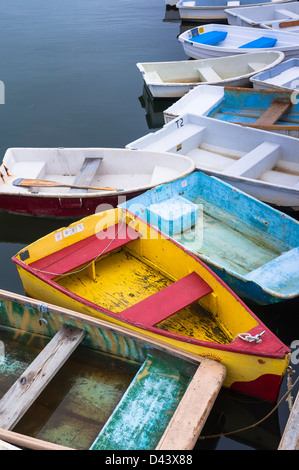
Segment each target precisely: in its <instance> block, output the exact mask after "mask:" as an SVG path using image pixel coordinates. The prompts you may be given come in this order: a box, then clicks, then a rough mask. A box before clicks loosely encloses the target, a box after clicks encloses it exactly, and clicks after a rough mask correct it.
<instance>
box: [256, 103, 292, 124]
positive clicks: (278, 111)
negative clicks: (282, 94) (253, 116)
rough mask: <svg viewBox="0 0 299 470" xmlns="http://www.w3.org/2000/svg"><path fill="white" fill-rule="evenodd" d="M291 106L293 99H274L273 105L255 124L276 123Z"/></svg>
mask: <svg viewBox="0 0 299 470" xmlns="http://www.w3.org/2000/svg"><path fill="white" fill-rule="evenodd" d="M290 106H291V101H275V100H274V101H273V103H272V104H271V106H269V108H268V109H266V111H265V112H264V113H263V114H262V115H261V116H260V117H259V118H258V119H257V121H255V123H254V124H255V125H258V126H267V125H271V124H275V122H277V121H278V120H279V118H280V117H281V116H282V115H283V113H285V112H286V111H287V109H288V108H289V107H290Z"/></svg>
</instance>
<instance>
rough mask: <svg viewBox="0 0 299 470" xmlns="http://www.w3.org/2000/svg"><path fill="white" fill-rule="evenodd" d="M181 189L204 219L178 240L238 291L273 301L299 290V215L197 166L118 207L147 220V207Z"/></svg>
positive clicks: (259, 300) (258, 300) (251, 297)
mask: <svg viewBox="0 0 299 470" xmlns="http://www.w3.org/2000/svg"><path fill="white" fill-rule="evenodd" d="M178 195H180V196H181V197H183V198H185V199H186V201H187V202H188V201H191V202H193V203H196V204H197V205H198V206H199V207H200V208H201V209H202V221H201V219H199V222H198V224H197V225H196V226H193V227H191V230H189V229H188V230H186V231H184V232H183V233H182V234H178V235H176V236H174V238H175V240H176V241H177V242H178V243H180V244H181V245H182V246H184V247H185V248H187V249H188V250H190V251H192V253H194V254H195V255H197V256H198V257H199V258H200V259H201V260H202V261H204V262H205V263H206V264H208V266H210V267H211V268H212V269H213V270H214V272H215V273H216V274H217V275H218V276H220V277H221V278H222V279H223V280H224V281H225V282H226V283H227V284H228V285H229V286H230V287H231V288H232V289H233V290H234V291H235V292H236V293H237V294H238V295H239V296H240V297H242V298H245V299H248V300H250V301H251V302H255V303H258V304H269V303H275V302H280V301H283V300H288V299H290V298H294V297H297V296H298V285H299V272H298V246H299V223H298V221H296V220H294V219H292V218H291V217H289V216H287V215H285V214H283V213H282V212H279V211H277V210H275V209H273V208H271V207H270V206H268V205H266V204H264V203H262V202H260V201H258V200H256V199H254V198H252V197H250V196H248V195H247V194H245V193H243V192H241V191H239V190H238V189H236V188H233V187H232V186H230V185H228V184H226V183H224V182H221V181H220V180H218V179H216V178H214V177H209V176H207V175H205V174H203V173H200V172H196V173H193V174H191V175H189V176H188V177H186V178H183V179H181V180H178V181H174V182H173V183H169V184H165V185H161V186H159V187H157V188H154V189H153V190H151V191H147V192H146V193H144V194H143V195H141V196H139V197H137V198H134V199H132V200H130V201H128V202H126V203H125V204H122V205H121V206H120V207H126V208H127V209H128V210H129V211H131V212H133V213H134V214H136V215H138V217H141V218H142V219H144V220H146V221H148V222H149V220H148V211H147V208H149V207H150V206H151V205H152V204H158V203H159V202H160V203H162V202H163V203H165V202H167V200H168V199H169V198H173V197H176V196H178ZM187 202H186V203H187ZM200 217H201V216H200ZM274 265H275V266H276V269H275V276H273V275H272V274H273V267H274ZM267 273H269V275H268V276H267ZM270 274H271V275H270Z"/></svg>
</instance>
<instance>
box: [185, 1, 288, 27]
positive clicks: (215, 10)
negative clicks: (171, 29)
mask: <svg viewBox="0 0 299 470" xmlns="http://www.w3.org/2000/svg"><path fill="white" fill-rule="evenodd" d="M286 2H287V0H282V1H278V2H276V3H279V4H280V3H286ZM188 3H190V2H185V1H184V0H182V1H179V2H178V3H177V8H178V10H179V12H180V17H181V18H182V20H185V21H195V22H196V21H198V20H202V21H209V20H226V19H227V15H226V12H225V10H226V8H227V6H228V5H227V3H228V2H223V3H222V5H221V2H214V4H215V5H213V2H210V3H209V2H205V3H206V5H204V4H203V3H204V2H196V1H195V2H194V6H188ZM191 3H192V2H191ZM200 3H202V4H203V5H200ZM217 3H220V5H217ZM244 3H245V4H244ZM244 3H243V5H242V7H244V8H246V7H248V6H250V5H254V6H256V7H260V6H262V5H268V3H270V2H260V3H256V4H253V3H251V2H250V3H249V2H248V3H247V2H244ZM216 5H217V6H216Z"/></svg>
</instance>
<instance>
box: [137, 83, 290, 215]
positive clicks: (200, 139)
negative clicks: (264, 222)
mask: <svg viewBox="0 0 299 470" xmlns="http://www.w3.org/2000/svg"><path fill="white" fill-rule="evenodd" d="M211 88H213V87H211ZM190 93H192V92H190ZM128 147H130V148H131V149H134V148H135V149H142V148H143V149H145V148H147V149H148V150H150V149H154V148H155V149H160V151H164V152H167V151H170V152H173V151H175V150H176V151H177V152H178V153H182V154H183V155H184V154H185V155H188V156H189V157H191V158H193V160H194V162H195V165H196V168H197V169H198V170H200V171H203V172H204V173H207V174H209V175H211V176H216V177H217V178H220V179H221V180H223V181H225V182H226V183H229V184H231V185H232V186H234V187H236V188H238V189H240V190H241V191H244V192H245V193H247V194H249V195H250V196H253V197H255V198H256V199H258V200H260V201H263V202H266V203H268V204H271V205H273V206H276V207H277V208H281V209H283V210H284V211H285V210H287V211H290V212H292V211H298V210H299V156H298V155H299V148H298V147H299V140H298V139H295V138H293V137H287V136H285V135H280V134H278V133H274V132H268V131H263V130H258V129H254V128H250V127H245V126H236V125H235V124H232V123H229V122H225V121H221V120H218V119H212V118H208V117H204V116H198V115H194V114H182V115H180V116H179V117H177V118H176V119H174V120H172V121H171V122H169V123H168V124H166V125H165V126H164V127H163V128H162V129H160V130H158V131H156V132H152V133H149V134H147V135H145V136H143V137H141V138H140V139H138V140H136V141H134V142H131V143H130V144H128Z"/></svg>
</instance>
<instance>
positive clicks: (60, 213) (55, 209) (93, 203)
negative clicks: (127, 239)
mask: <svg viewBox="0 0 299 470" xmlns="http://www.w3.org/2000/svg"><path fill="white" fill-rule="evenodd" d="M143 192H144V191H134V192H131V193H119V194H113V195H103V196H98V197H83V198H80V197H41V196H40V197H39V196H27V195H26V196H19V195H13V194H10V195H1V196H0V211H5V212H12V213H15V214H20V215H38V216H44V217H66V218H67V217H82V216H83V217H84V216H87V215H92V214H95V212H99V211H101V209H100V208H99V207H98V206H100V205H101V204H106V205H107V207H105V208H103V210H108V209H113V208H116V207H117V206H118V204H121V203H123V202H125V201H128V200H129V199H131V198H133V197H136V196H139V195H140V194H142V193H143Z"/></svg>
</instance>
